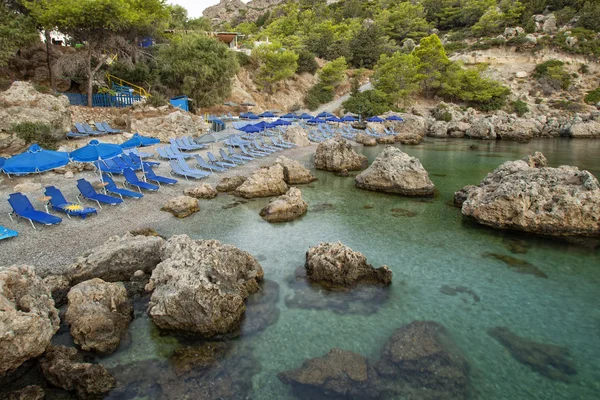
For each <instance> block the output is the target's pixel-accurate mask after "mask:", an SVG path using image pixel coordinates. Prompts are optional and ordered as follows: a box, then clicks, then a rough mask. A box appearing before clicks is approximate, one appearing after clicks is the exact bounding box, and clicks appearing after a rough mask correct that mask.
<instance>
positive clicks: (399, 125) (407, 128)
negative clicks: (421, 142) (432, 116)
mask: <svg viewBox="0 0 600 400" xmlns="http://www.w3.org/2000/svg"><path fill="white" fill-rule="evenodd" d="M390 115H392V114H390ZM394 115H398V116H400V117H402V118H403V119H404V121H398V122H393V121H388V122H386V125H388V126H389V127H391V128H392V130H393V131H394V132H403V133H407V134H409V133H410V134H416V135H419V136H425V135H426V134H427V128H428V125H429V124H428V123H427V120H426V119H425V118H423V117H421V116H420V115H414V114H405V113H400V114H394Z"/></svg>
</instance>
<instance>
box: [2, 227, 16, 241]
mask: <svg viewBox="0 0 600 400" xmlns="http://www.w3.org/2000/svg"><path fill="white" fill-rule="evenodd" d="M17 236H19V232H17V231H13V230H12V229H8V228H5V227H3V226H1V225H0V240H4V239H8V238H11V237H17Z"/></svg>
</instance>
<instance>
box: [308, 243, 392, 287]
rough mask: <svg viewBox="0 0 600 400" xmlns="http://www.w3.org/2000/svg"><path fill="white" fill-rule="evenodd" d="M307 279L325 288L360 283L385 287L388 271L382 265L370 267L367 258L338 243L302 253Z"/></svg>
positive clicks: (389, 274) (389, 279)
mask: <svg viewBox="0 0 600 400" xmlns="http://www.w3.org/2000/svg"><path fill="white" fill-rule="evenodd" d="M304 267H305V268H306V275H307V277H308V279H309V280H310V281H312V282H314V283H317V284H319V285H321V286H323V287H325V288H331V289H348V288H353V287H355V286H357V285H359V284H363V283H374V284H381V285H389V284H390V283H391V282H392V271H391V270H390V269H389V268H388V267H387V266H386V265H384V266H382V267H380V268H377V269H375V268H373V266H372V265H371V264H367V258H366V257H365V256H364V255H363V254H361V253H359V252H358V251H353V250H352V249H351V248H349V247H348V246H344V245H343V244H342V243H340V242H337V243H321V244H319V245H317V246H313V247H311V248H310V249H308V251H307V252H306V263H305V265H304Z"/></svg>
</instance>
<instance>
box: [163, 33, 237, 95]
mask: <svg viewBox="0 0 600 400" xmlns="http://www.w3.org/2000/svg"><path fill="white" fill-rule="evenodd" d="M158 59H159V62H160V64H161V80H162V82H164V83H166V84H167V85H168V86H170V87H173V88H178V89H180V90H181V91H182V92H183V94H185V95H188V96H190V97H191V98H192V99H194V101H195V102H196V105H198V106H200V107H207V106H211V105H215V104H219V103H222V102H223V100H224V99H225V98H226V97H227V96H229V94H230V93H231V87H232V85H233V78H234V76H235V74H236V72H237V70H238V63H237V59H236V57H235V53H234V52H232V51H230V50H229V49H228V48H227V46H226V45H225V44H223V43H221V42H219V41H218V40H216V39H214V38H211V37H208V36H205V35H201V34H197V35H184V36H177V37H175V38H173V40H172V41H171V44H170V45H169V46H161V47H160V49H159V51H158Z"/></svg>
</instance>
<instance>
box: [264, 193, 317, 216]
mask: <svg viewBox="0 0 600 400" xmlns="http://www.w3.org/2000/svg"><path fill="white" fill-rule="evenodd" d="M306 210H308V204H306V201H304V199H302V192H300V189H298V188H295V187H291V188H290V189H289V190H288V191H287V192H286V193H285V194H284V195H281V196H279V197H276V198H274V199H272V200H271V201H270V202H269V204H267V205H266V206H265V207H264V208H263V209H262V210H260V216H261V217H262V218H263V219H264V220H265V221H267V222H287V221H293V220H295V219H297V218H300V217H301V216H303V215H304V214H306Z"/></svg>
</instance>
